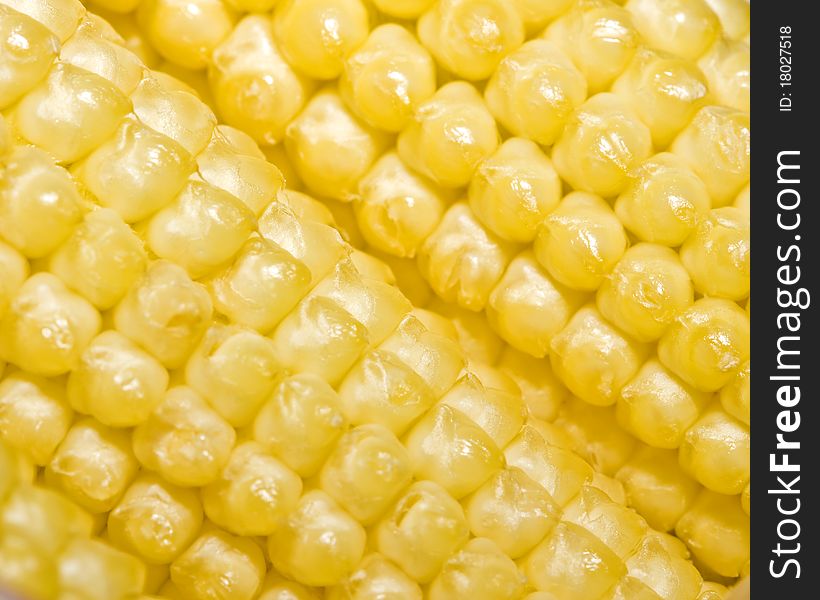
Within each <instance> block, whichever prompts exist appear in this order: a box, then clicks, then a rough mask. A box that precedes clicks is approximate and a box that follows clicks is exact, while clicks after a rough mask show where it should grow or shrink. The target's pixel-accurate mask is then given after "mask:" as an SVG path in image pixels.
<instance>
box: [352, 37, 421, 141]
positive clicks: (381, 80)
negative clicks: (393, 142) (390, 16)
mask: <svg viewBox="0 0 820 600" xmlns="http://www.w3.org/2000/svg"><path fill="white" fill-rule="evenodd" d="M339 91H340V93H341V95H342V98H344V99H345V102H347V104H348V105H349V106H350V107H351V108H352V109H353V111H354V112H355V113H356V114H357V115H358V116H359V117H360V118H362V119H364V120H365V121H366V122H367V123H369V124H370V125H372V126H373V127H376V128H378V129H382V130H384V131H390V132H396V133H397V132H399V131H401V130H402V129H403V128H404V126H405V125H406V124H407V123H408V121H409V120H410V119H411V118H412V117H413V114H414V112H415V110H416V108H418V106H419V105H420V104H421V103H422V102H424V101H426V100H427V99H428V98H430V97H431V96H432V95H433V94H434V93H435V91H436V71H435V64H434V63H433V59H432V57H431V56H430V54H429V53H428V52H427V50H425V49H424V47H423V46H422V45H421V44H419V43H418V42H417V41H416V38H415V37H413V35H412V34H411V33H410V32H409V31H407V30H406V29H405V28H404V27H402V26H400V25H396V24H394V23H388V24H385V25H381V26H379V27H377V28H376V29H374V30H373V31H371V32H370V35H369V36H368V38H367V40H366V41H365V42H364V44H363V45H361V46H360V47H359V48H358V49H357V50H356V51H354V52H353V53H352V54H350V56H348V57H347V59H346V60H345V62H344V73H343V75H342V78H341V80H340V81H339Z"/></svg>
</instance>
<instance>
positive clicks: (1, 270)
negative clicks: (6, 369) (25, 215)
mask: <svg viewBox="0 0 820 600" xmlns="http://www.w3.org/2000/svg"><path fill="white" fill-rule="evenodd" d="M28 275H29V264H28V261H27V260H26V259H25V258H24V257H23V256H22V255H21V254H20V253H18V252H17V251H16V250H15V249H14V248H12V247H11V246H9V245H8V244H5V243H3V242H2V241H0V319H2V318H3V315H4V314H5V312H6V310H7V309H8V307H9V305H10V304H11V301H12V299H13V298H14V296H15V295H16V294H17V291H18V290H19V289H20V287H21V286H22V285H23V283H24V282H25V281H26V279H27V278H28ZM2 374H3V370H2V369H1V368H0V375H2Z"/></svg>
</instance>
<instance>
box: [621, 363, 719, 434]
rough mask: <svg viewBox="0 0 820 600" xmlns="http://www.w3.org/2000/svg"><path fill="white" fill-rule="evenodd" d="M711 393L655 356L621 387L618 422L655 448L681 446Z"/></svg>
mask: <svg viewBox="0 0 820 600" xmlns="http://www.w3.org/2000/svg"><path fill="white" fill-rule="evenodd" d="M709 397H710V396H709V395H708V394H705V393H703V392H699V391H698V390H696V389H694V388H692V387H691V386H689V385H687V384H686V383H684V382H683V381H681V380H680V379H679V378H678V377H676V376H675V375H674V374H672V373H670V372H669V371H668V370H667V369H666V368H665V367H664V366H663V365H662V364H661V363H660V362H658V361H657V360H656V359H652V360H649V361H647V362H646V363H644V365H643V366H642V367H641V369H640V371H638V373H637V374H636V375H635V377H633V378H632V379H631V380H630V381H629V383H627V384H626V385H625V386H624V387H623V389H622V390H621V396H620V398H619V399H618V409H617V416H618V422H619V423H620V424H621V425H622V426H623V427H624V428H625V429H626V430H627V431H629V432H631V433H632V434H634V435H635V436H636V437H637V438H638V439H640V440H641V441H643V442H645V443H646V444H649V445H650V446H653V447H655V448H672V449H674V448H677V447H679V446H680V445H681V442H683V437H684V434H685V433H686V430H687V429H688V428H689V427H690V426H692V425H693V424H694V423H695V421H696V420H697V418H698V416H699V415H700V412H701V411H702V410H703V408H704V407H705V406H706V404H707V402H708V401H709Z"/></svg>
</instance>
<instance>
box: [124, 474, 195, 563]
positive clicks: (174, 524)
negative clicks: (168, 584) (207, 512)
mask: <svg viewBox="0 0 820 600" xmlns="http://www.w3.org/2000/svg"><path fill="white" fill-rule="evenodd" d="M201 525H202V506H201V505H200V503H199V493H198V491H195V490H186V489H183V488H178V487H176V486H174V485H171V484H170V483H168V482H167V481H165V480H164V479H162V478H160V477H159V476H157V475H153V474H150V473H142V474H140V475H139V476H138V477H137V478H136V479H135V480H134V482H133V483H132V484H131V486H130V487H129V488H128V490H126V492H125V494H124V495H123V497H122V499H121V500H120V502H119V504H117V506H116V507H115V508H114V509H113V510H112V511H111V513H110V514H109V516H108V536H109V537H110V538H111V541H112V542H113V543H114V544H116V545H117V546H119V547H121V548H123V549H125V550H127V551H129V552H131V553H133V554H136V555H137V556H139V557H140V558H142V559H143V560H145V561H146V562H147V563H148V564H152V565H164V564H168V563H170V562H171V561H172V560H174V559H175V558H177V557H178V556H179V555H180V554H181V553H182V552H183V551H184V550H185V549H186V548H188V546H190V545H191V543H192V542H193V541H194V539H195V538H196V536H197V533H198V532H199V528H200V526H201Z"/></svg>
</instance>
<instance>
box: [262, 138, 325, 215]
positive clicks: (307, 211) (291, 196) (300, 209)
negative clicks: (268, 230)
mask: <svg viewBox="0 0 820 600" xmlns="http://www.w3.org/2000/svg"><path fill="white" fill-rule="evenodd" d="M279 147H280V146H277V148H279ZM265 150H268V148H265ZM283 152H284V151H283ZM268 160H270V161H271V162H272V163H274V164H276V165H280V163H281V161H280V160H278V158H277V159H276V160H274V159H268ZM280 168H281V166H280ZM282 172H283V173H284V170H283V171H282ZM285 179H286V180H287V182H288V188H289V189H284V190H282V191H281V192H279V194H278V195H277V197H276V200H277V201H278V202H279V203H281V204H283V205H285V206H287V207H288V208H289V209H290V210H291V212H292V213H293V214H294V215H296V216H297V217H298V218H299V219H303V220H307V221H315V222H316V223H322V224H323V225H328V226H330V227H335V226H336V221H335V220H334V217H333V213H332V212H330V209H329V208H328V207H327V205H326V204H325V203H324V202H320V201H319V200H316V199H315V198H313V197H312V196H308V195H307V194H303V193H302V192H297V191H296V190H295V189H290V188H293V185H292V183H291V177H289V176H288V177H285Z"/></svg>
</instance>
